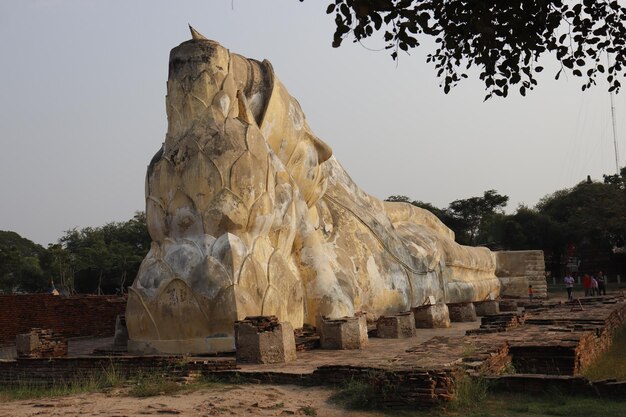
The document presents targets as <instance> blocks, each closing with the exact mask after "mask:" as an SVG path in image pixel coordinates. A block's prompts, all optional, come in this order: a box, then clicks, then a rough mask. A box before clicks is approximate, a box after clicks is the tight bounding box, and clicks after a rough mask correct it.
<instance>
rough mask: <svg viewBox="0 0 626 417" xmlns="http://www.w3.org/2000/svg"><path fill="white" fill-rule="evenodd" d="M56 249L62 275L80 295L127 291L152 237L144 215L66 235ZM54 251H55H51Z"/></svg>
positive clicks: (72, 231)
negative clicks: (68, 279) (130, 279)
mask: <svg viewBox="0 0 626 417" xmlns="http://www.w3.org/2000/svg"><path fill="white" fill-rule="evenodd" d="M59 242H60V244H61V247H60V248H58V247H56V248H54V250H55V256H56V259H58V262H59V263H58V265H57V266H58V267H59V268H60V271H61V273H63V270H64V268H65V270H66V271H68V272H69V273H70V274H71V277H70V281H71V282H72V283H73V286H74V287H75V288H76V290H77V291H79V292H91V293H98V294H102V293H114V292H119V291H124V289H125V287H126V286H127V285H128V281H129V280H128V277H129V276H130V277H134V276H135V275H136V274H137V271H138V270H139V265H140V264H141V261H142V260H143V258H144V257H145V256H146V254H147V253H148V250H149V249H150V242H151V239H150V236H149V235H148V229H147V227H146V216H145V214H144V213H143V212H138V213H135V216H134V217H133V218H132V219H131V220H128V221H126V222H119V223H117V222H113V223H107V224H105V225H104V226H101V227H95V228H93V227H85V228H83V229H80V230H79V229H72V230H69V231H67V232H65V235H64V236H63V237H61V239H60V240H59ZM51 249H52V248H51Z"/></svg>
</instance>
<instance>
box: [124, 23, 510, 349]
mask: <svg viewBox="0 0 626 417" xmlns="http://www.w3.org/2000/svg"><path fill="white" fill-rule="evenodd" d="M166 106H167V118H168V129H167V134H166V137H165V142H164V143H163V145H162V147H161V149H160V150H159V151H158V152H157V154H156V155H155V156H154V158H153V159H152V161H151V162H150V165H149V167H148V172H147V177H146V215H147V222H148V229H149V232H150V236H151V238H152V246H151V249H150V252H149V253H148V255H147V256H146V258H145V259H144V261H143V263H142V265H141V268H140V270H139V273H138V275H137V277H136V279H135V281H134V283H133V285H132V287H131V288H130V289H129V298H128V304H127V312H126V321H127V326H128V331H129V338H130V340H129V350H131V351H134V352H143V353H151V352H154V353H157V352H158V353H211V352H221V351H232V350H233V349H234V329H233V324H234V322H235V321H236V320H241V319H243V318H244V317H246V316H258V315H275V316H277V317H278V318H279V320H281V321H288V322H290V323H291V324H292V326H293V327H294V328H298V327H302V326H303V324H306V323H308V324H315V321H316V317H317V316H318V315H323V316H327V317H330V318H338V317H343V316H353V315H354V314H355V313H356V312H359V311H363V312H367V314H368V317H374V318H375V317H377V316H380V315H384V314H391V313H395V312H401V311H406V310H408V309H409V308H411V307H413V306H419V305H422V304H423V303H424V300H425V299H428V298H429V297H430V296H432V297H434V299H435V300H436V301H437V302H446V303H450V302H462V301H477V300H484V299H486V298H487V297H489V296H497V295H498V294H499V291H500V282H499V280H498V278H497V277H496V275H495V270H496V257H495V255H494V253H493V252H491V251H489V250H488V249H486V248H476V247H467V246H461V245H459V244H457V243H456V242H455V241H454V233H453V232H452V231H451V230H450V229H449V228H448V227H446V226H445V225H444V224H443V223H441V222H440V221H439V220H438V219H437V217H436V216H435V215H433V214H432V213H430V212H428V211H426V210H423V209H420V208H417V207H415V206H412V205H410V204H407V203H397V202H393V203H392V202H383V201H380V200H378V199H377V198H375V197H373V196H370V195H368V194H367V193H365V192H364V191H363V190H361V189H360V188H359V187H358V186H357V185H356V184H355V183H354V182H353V181H352V179H351V178H350V176H349V175H348V174H347V173H346V171H345V170H344V169H343V167H342V166H341V165H340V163H339V162H338V161H337V160H336V159H335V157H334V156H333V152H332V149H331V148H330V146H329V145H327V144H326V143H325V142H323V141H322V140H321V139H319V138H318V137H317V136H315V134H314V133H313V131H312V130H311V128H310V127H309V125H308V124H307V121H306V118H305V116H304V113H303V111H302V109H301V108H300V104H299V103H298V101H297V100H296V99H295V98H294V97H292V96H291V95H290V94H289V92H288V91H287V89H286V88H285V86H283V84H282V83H281V82H280V80H279V79H278V78H277V77H276V75H275V74H274V71H273V69H272V66H271V64H270V63H269V62H268V61H263V62H260V61H257V60H254V59H248V58H244V57H243V56H241V55H237V54H234V53H231V52H229V51H228V50H227V49H226V48H224V47H223V46H221V45H220V44H218V43H216V42H214V41H211V40H208V39H206V38H204V37H203V36H202V35H200V34H199V33H198V32H196V31H195V30H193V29H192V39H191V40H189V41H186V42H183V43H182V44H180V45H179V46H177V47H176V48H174V49H172V51H171V53H170V61H169V78H168V82H167V99H166Z"/></svg>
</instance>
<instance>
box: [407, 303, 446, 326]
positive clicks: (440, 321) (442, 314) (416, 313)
mask: <svg viewBox="0 0 626 417" xmlns="http://www.w3.org/2000/svg"><path fill="white" fill-rule="evenodd" d="M411 311H412V312H413V317H414V319H415V327H416V328H423V329H432V328H446V327H450V312H449V310H448V306H447V305H446V304H431V305H425V306H420V307H414V308H412V309H411Z"/></svg>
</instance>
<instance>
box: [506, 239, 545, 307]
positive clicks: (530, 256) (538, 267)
mask: <svg viewBox="0 0 626 417" xmlns="http://www.w3.org/2000/svg"><path fill="white" fill-rule="evenodd" d="M495 255H496V261H497V268H496V276H497V277H498V279H499V280H500V282H501V284H502V288H501V294H502V295H503V296H506V297H518V298H528V286H529V285H532V286H533V297H534V298H540V299H542V298H546V297H547V295H548V292H547V291H548V287H547V283H546V274H545V272H546V271H545V262H544V258H543V251H540V250H526V251H503V252H495Z"/></svg>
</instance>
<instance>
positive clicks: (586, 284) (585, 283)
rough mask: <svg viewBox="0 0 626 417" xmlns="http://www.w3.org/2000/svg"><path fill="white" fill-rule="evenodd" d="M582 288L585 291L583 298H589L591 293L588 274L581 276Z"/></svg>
mask: <svg viewBox="0 0 626 417" xmlns="http://www.w3.org/2000/svg"><path fill="white" fill-rule="evenodd" d="M583 288H584V289H585V297H589V293H590V292H591V277H590V276H589V274H585V275H583Z"/></svg>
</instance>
